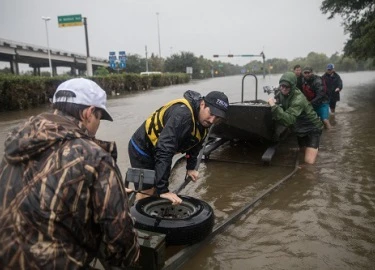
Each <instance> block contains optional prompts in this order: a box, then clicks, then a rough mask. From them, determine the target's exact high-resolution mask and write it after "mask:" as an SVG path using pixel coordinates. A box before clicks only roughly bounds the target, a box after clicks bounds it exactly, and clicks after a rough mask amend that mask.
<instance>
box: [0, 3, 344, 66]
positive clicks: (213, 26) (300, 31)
mask: <svg viewBox="0 0 375 270" xmlns="http://www.w3.org/2000/svg"><path fill="white" fill-rule="evenodd" d="M321 2H322V1H321V0H231V1H227V0H190V1H180V0H64V1H63V0H0V38H3V39H10V40H15V41H19V42H24V43H31V44H35V45H40V46H44V47H46V46H47V45H46V44H47V41H46V32H45V25H44V21H43V20H42V19H41V16H49V17H51V21H49V22H48V33H49V43H50V48H52V49H60V50H64V51H69V52H75V53H79V54H83V55H85V54H86V47H85V37H84V27H83V26H76V27H64V28H59V27H58V24H57V17H58V16H61V15H71V14H82V16H83V17H87V18H88V32H89V44H90V54H91V56H97V57H103V58H108V54H109V51H116V52H117V53H118V51H126V52H127V53H131V54H139V55H141V56H142V57H145V45H147V48H148V55H150V54H151V53H155V54H158V52H159V45H158V27H157V21H158V18H159V26H160V27H159V29H160V43H161V55H162V57H168V56H170V55H171V53H179V52H181V51H189V52H193V53H194V54H195V55H196V56H200V55H203V56H204V57H205V58H208V59H216V60H218V58H213V57H212V56H213V54H223V55H227V54H229V53H231V54H259V53H260V52H261V51H262V50H264V53H265V55H266V57H267V58H274V57H277V58H287V59H288V60H292V59H293V58H295V57H305V56H306V55H307V54H308V53H309V52H311V51H314V52H318V53H325V54H326V55H327V56H331V55H332V54H333V53H335V52H339V53H340V54H341V53H342V48H343V46H344V42H345V41H346V36H345V35H344V30H343V27H342V26H341V18H335V19H333V20H327V15H323V14H322V13H321V11H320V9H319V7H320V5H321ZM157 12H159V16H157V15H156V13H157ZM219 60H221V61H224V62H231V63H233V64H240V65H242V64H245V63H247V62H249V61H250V60H252V59H250V58H243V57H242V58H233V59H230V58H219Z"/></svg>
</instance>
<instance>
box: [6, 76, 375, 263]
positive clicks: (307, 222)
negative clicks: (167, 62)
mask: <svg viewBox="0 0 375 270" xmlns="http://www.w3.org/2000/svg"><path fill="white" fill-rule="evenodd" d="M340 75H341V77H342V79H343V82H344V90H343V91H342V96H341V101H340V102H339V103H338V107H337V112H336V114H335V115H334V116H331V117H330V120H331V123H332V124H333V126H334V128H333V129H332V130H329V131H327V130H325V131H324V132H323V135H322V138H321V147H320V151H319V154H318V159H317V162H316V164H315V165H313V166H301V169H299V170H298V172H297V173H296V174H295V175H294V176H293V177H292V178H291V179H289V180H288V181H287V182H286V183H284V184H283V185H282V186H281V187H280V188H279V189H278V190H277V191H275V192H273V193H272V194H270V196H268V197H267V198H265V199H263V200H262V201H261V202H260V203H259V204H258V205H257V206H256V207H255V208H253V209H252V210H251V211H249V212H248V213H247V214H245V215H242V216H241V218H240V219H239V220H238V221H237V222H235V223H234V224H233V225H231V226H229V227H228V228H227V229H226V230H225V231H224V232H223V233H221V234H219V235H217V236H216V237H214V238H213V240H212V241H210V242H209V243H208V244H205V245H204V246H203V247H202V248H201V249H200V250H199V251H198V253H197V254H196V255H194V256H192V257H191V258H189V260H188V261H187V263H185V265H184V266H183V267H182V269H375V266H374V265H375V166H374V164H375V106H374V104H375V72H356V73H340ZM279 77H280V75H272V76H267V77H266V78H265V79H263V78H262V77H259V78H258V79H259V82H258V83H259V86H258V88H259V89H258V98H260V99H264V100H267V99H268V97H269V96H268V95H267V94H264V93H262V86H263V85H277V81H278V79H279ZM241 80H242V77H241V76H233V77H225V78H215V79H209V80H205V81H200V82H191V83H189V84H185V85H179V86H170V87H166V88H161V89H156V90H152V91H145V92H141V93H134V94H129V95H126V96H121V97H112V98H110V99H109V101H108V108H109V111H110V112H111V114H112V116H113V118H114V122H107V121H102V123H101V126H100V128H99V131H98V134H97V137H98V138H100V139H106V140H115V141H116V142H117V146H118V151H119V158H118V164H119V166H120V168H121V171H122V173H123V175H124V174H125V172H126V170H127V168H128V167H129V160H128V156H127V144H128V141H129V139H130V137H131V135H132V133H133V132H134V131H135V130H136V129H137V128H138V126H139V125H140V124H141V122H143V121H144V119H145V118H146V117H147V116H148V115H149V114H150V113H151V112H152V111H153V110H155V109H156V108H158V107H159V106H161V105H163V104H164V103H165V102H167V101H169V100H171V99H174V98H180V97H181V96H182V94H183V92H184V91H185V90H188V89H191V90H196V91H199V92H201V93H202V94H207V93H208V92H209V91H211V90H220V91H224V92H226V93H227V94H228V96H229V99H230V102H235V101H240V99H241ZM254 87H255V82H254V80H253V79H252V78H247V79H245V99H254V98H255V93H254ZM46 110H49V108H48V107H47V106H46V107H43V108H38V109H33V110H28V111H22V112H6V113H0V152H1V153H3V151H4V146H3V143H4V141H5V138H6V135H7V134H8V132H10V131H11V130H12V129H13V128H15V127H16V126H17V125H18V124H19V123H20V122H23V121H24V120H25V119H27V118H28V117H30V116H31V115H35V114H37V113H40V112H42V111H46ZM296 145H297V144H296V142H295V140H294V138H292V139H291V140H290V141H289V142H288V143H285V144H284V145H282V146H281V147H280V148H279V149H278V151H277V152H276V155H275V157H274V159H273V160H272V163H271V166H263V165H262V164H261V162H260V157H261V154H262V152H261V151H259V149H257V148H254V147H253V146H251V145H250V146H249V145H245V146H244V145H229V144H228V145H224V146H223V147H220V148H219V149H217V150H216V151H215V152H213V153H212V154H211V156H210V157H211V158H212V160H210V161H209V162H205V163H202V164H201V167H200V180H199V181H198V182H197V183H191V184H189V185H188V186H187V187H186V188H185V189H184V190H183V191H182V192H181V194H185V195H189V196H194V197H197V198H200V199H202V200H204V201H206V202H208V203H209V204H210V205H211V206H212V207H213V209H214V211H215V216H216V222H217V223H219V222H222V221H223V220H225V219H226V218H228V217H229V216H230V215H231V214H233V213H234V212H235V211H236V210H238V209H240V208H241V207H242V206H243V205H245V204H246V203H248V202H250V201H251V200H252V199H254V198H255V197H256V196H257V195H259V194H260V193H261V192H262V191H264V190H265V189H267V188H269V187H270V186H271V185H273V184H274V183H276V182H277V181H278V180H280V179H281V178H282V177H284V176H285V175H286V174H288V173H289V172H291V171H292V170H293V166H294V162H295V150H294V148H295V147H296ZM300 160H302V157H301V156H300ZM228 161H231V162H228ZM236 161H239V163H236ZM184 165H185V164H184V163H183V162H182V163H180V164H178V165H177V166H176V168H175V169H174V171H173V174H172V178H171V181H170V182H171V184H170V188H171V190H174V189H175V188H177V187H178V186H179V185H180V184H181V182H182V181H183V179H184V176H185V169H184Z"/></svg>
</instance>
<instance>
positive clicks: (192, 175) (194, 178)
mask: <svg viewBox="0 0 375 270" xmlns="http://www.w3.org/2000/svg"><path fill="white" fill-rule="evenodd" d="M187 174H188V176H190V178H191V180H192V181H193V182H196V181H197V180H198V175H199V172H198V171H196V170H188V171H187Z"/></svg>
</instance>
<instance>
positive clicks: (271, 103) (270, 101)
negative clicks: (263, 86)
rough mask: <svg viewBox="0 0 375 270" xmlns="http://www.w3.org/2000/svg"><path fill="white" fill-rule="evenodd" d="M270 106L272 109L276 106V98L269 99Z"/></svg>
mask: <svg viewBox="0 0 375 270" xmlns="http://www.w3.org/2000/svg"><path fill="white" fill-rule="evenodd" d="M268 104H270V106H271V107H272V106H273V105H275V104H276V100H275V99H274V98H269V99H268Z"/></svg>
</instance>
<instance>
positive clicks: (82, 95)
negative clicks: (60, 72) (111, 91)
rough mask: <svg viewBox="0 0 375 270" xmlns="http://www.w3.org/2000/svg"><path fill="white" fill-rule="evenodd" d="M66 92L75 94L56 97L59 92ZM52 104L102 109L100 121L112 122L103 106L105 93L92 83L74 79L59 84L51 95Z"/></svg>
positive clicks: (105, 100) (82, 79) (86, 80)
mask: <svg viewBox="0 0 375 270" xmlns="http://www.w3.org/2000/svg"><path fill="white" fill-rule="evenodd" d="M62 90H68V91H71V92H73V93H74V94H75V96H74V97H56V94H57V93H58V92H59V91H62ZM52 102H53V103H56V102H70V103H74V104H81V105H87V106H95V107H96V108H100V109H102V112H103V113H102V119H104V120H109V121H113V119H112V116H111V115H110V114H109V112H108V110H107V108H106V106H105V104H106V102H107V94H106V92H105V91H104V90H103V89H102V88H100V86H99V85H97V84H96V83H95V82H94V81H91V80H88V79H84V78H76V79H70V80H67V81H65V82H63V83H61V84H60V85H59V86H58V87H57V89H56V92H55V94H54V95H53V101H52Z"/></svg>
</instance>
